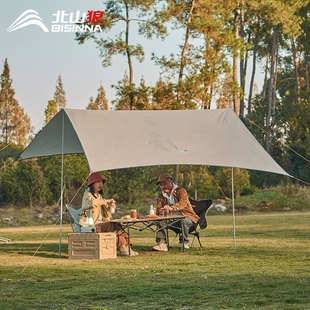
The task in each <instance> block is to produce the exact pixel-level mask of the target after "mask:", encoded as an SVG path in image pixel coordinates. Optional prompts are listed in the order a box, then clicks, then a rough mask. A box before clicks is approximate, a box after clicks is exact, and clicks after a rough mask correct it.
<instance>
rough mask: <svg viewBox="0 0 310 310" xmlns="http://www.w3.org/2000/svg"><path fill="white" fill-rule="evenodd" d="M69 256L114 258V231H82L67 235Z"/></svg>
mask: <svg viewBox="0 0 310 310" xmlns="http://www.w3.org/2000/svg"><path fill="white" fill-rule="evenodd" d="M68 252H69V258H86V259H107V258H116V254H117V253H116V233H115V232H109V233H82V234H69V235H68Z"/></svg>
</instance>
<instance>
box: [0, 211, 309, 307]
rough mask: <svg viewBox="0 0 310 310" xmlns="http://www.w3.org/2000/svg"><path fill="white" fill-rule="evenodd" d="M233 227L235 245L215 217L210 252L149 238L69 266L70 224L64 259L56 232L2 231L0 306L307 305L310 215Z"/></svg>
mask: <svg viewBox="0 0 310 310" xmlns="http://www.w3.org/2000/svg"><path fill="white" fill-rule="evenodd" d="M236 221H237V230H236V236H237V248H236V249H234V248H233V237H232V234H233V232H232V218H231V216H226V215H225V216H209V218H208V224H209V226H208V228H207V229H206V230H205V231H204V232H203V234H202V236H203V238H202V243H203V245H204V246H205V248H204V249H200V248H198V244H197V243H196V247H194V248H193V249H190V250H187V251H186V252H184V253H183V252H182V251H180V249H179V248H178V247H177V246H175V247H173V248H172V249H171V250H170V251H169V252H164V253H158V252H152V251H151V246H152V245H154V236H153V234H152V233H146V232H144V233H138V234H137V235H136V236H135V237H134V239H133V243H134V247H133V248H134V249H135V250H137V251H138V252H139V253H140V256H138V257H133V258H124V257H118V258H117V259H112V260H69V259H68V258H67V257H68V255H67V233H68V232H70V230H71V229H70V227H69V226H65V227H64V229H63V231H64V234H63V245H62V258H60V259H59V258H58V234H59V228H58V227H55V226H37V227H19V228H2V229H0V237H9V238H11V239H12V242H11V243H8V244H5V243H0V275H1V284H0V285H1V290H0V309H138V308H139V309H310V212H303V213H283V212H282V213H273V214H257V215H254V214H252V215H243V216H242V217H237V218H236ZM48 232H50V235H49V237H48V238H47V241H46V242H45V244H44V245H43V246H42V248H41V249H40V251H39V252H38V253H37V255H36V256H35V257H33V254H34V252H35V250H36V249H37V248H38V246H39V245H40V241H41V240H42V239H43V238H44V237H45V236H46V234H47V233H48ZM249 232H251V234H252V235H253V237H252V236H251V235H250V233H249ZM27 264H29V265H28V267H27V269H26V270H25V271H24V272H23V273H22V270H23V268H24V267H25V266H26V265H27Z"/></svg>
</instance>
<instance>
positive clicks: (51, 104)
mask: <svg viewBox="0 0 310 310" xmlns="http://www.w3.org/2000/svg"><path fill="white" fill-rule="evenodd" d="M44 113H45V123H46V124H47V123H48V122H49V121H50V120H51V119H52V118H53V117H54V116H55V115H56V114H57V105H56V101H55V100H49V101H48V104H47V107H46V109H45V111H44Z"/></svg>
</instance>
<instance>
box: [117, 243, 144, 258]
mask: <svg viewBox="0 0 310 310" xmlns="http://www.w3.org/2000/svg"><path fill="white" fill-rule="evenodd" d="M119 255H120V256H130V257H134V256H138V255H139V253H138V252H135V251H134V250H132V249H131V248H130V255H129V249H128V246H125V245H123V246H122V247H121V248H120V249H119Z"/></svg>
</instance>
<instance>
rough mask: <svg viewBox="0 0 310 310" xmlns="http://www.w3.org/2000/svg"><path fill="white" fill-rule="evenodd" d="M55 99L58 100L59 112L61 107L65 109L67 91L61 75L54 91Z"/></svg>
mask: <svg viewBox="0 0 310 310" xmlns="http://www.w3.org/2000/svg"><path fill="white" fill-rule="evenodd" d="M54 100H55V102H56V107H57V112H59V111H60V110H61V109H64V108H65V107H66V102H67V99H66V92H65V91H64V88H63V84H62V79H61V76H60V75H59V77H58V80H57V85H56V90H55V93H54Z"/></svg>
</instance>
